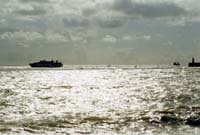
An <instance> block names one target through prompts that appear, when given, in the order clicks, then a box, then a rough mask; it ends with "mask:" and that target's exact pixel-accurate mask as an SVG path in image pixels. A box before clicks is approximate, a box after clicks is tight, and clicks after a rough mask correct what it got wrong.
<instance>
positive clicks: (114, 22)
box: [96, 17, 126, 28]
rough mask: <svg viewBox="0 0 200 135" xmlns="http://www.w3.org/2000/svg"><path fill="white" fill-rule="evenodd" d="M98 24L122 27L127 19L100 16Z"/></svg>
mask: <svg viewBox="0 0 200 135" xmlns="http://www.w3.org/2000/svg"><path fill="white" fill-rule="evenodd" d="M96 21H97V24H98V25H99V26H100V27H103V28H117V27H121V26H122V25H123V24H124V23H125V22H126V21H125V20H124V19H123V18H112V17H111V18H103V19H102V18H98V19H96Z"/></svg>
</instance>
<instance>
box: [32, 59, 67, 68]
mask: <svg viewBox="0 0 200 135" xmlns="http://www.w3.org/2000/svg"><path fill="white" fill-rule="evenodd" d="M29 65H30V66H31V67H49V68H54V67H62V66H63V64H62V63H61V62H59V61H57V60H56V61H54V60H51V61H47V60H41V61H39V62H34V63H30V64H29Z"/></svg>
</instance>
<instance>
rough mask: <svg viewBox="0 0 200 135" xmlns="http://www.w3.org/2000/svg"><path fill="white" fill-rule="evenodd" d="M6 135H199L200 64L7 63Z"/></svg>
mask: <svg viewBox="0 0 200 135" xmlns="http://www.w3.org/2000/svg"><path fill="white" fill-rule="evenodd" d="M0 134H1V135H199V134H200V68H188V67H173V66H166V65H152V66H134V65H115V66H112V65H108V66H107V65H98V66H91V65H82V66H64V67H62V68H49V69H48V68H30V67H28V66H25V67H24V66H1V67H0Z"/></svg>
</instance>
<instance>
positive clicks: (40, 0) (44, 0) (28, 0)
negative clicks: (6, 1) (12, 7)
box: [19, 0, 50, 3]
mask: <svg viewBox="0 0 200 135" xmlns="http://www.w3.org/2000/svg"><path fill="white" fill-rule="evenodd" d="M19 1H20V2H23V3H48V2H50V1H49V0H19Z"/></svg>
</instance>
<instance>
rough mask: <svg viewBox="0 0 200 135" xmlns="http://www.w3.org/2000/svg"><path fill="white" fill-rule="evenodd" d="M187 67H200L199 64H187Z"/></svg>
mask: <svg viewBox="0 0 200 135" xmlns="http://www.w3.org/2000/svg"><path fill="white" fill-rule="evenodd" d="M188 66H189V67H200V63H196V62H195V63H189V64H188Z"/></svg>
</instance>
